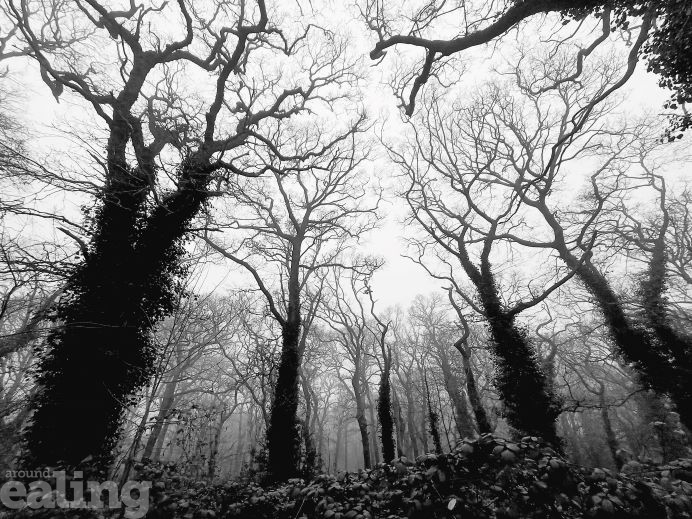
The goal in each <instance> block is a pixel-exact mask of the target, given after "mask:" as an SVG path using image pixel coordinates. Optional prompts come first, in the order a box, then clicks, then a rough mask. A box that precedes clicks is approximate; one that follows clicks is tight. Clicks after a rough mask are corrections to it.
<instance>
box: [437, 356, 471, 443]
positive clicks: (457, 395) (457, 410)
mask: <svg viewBox="0 0 692 519" xmlns="http://www.w3.org/2000/svg"><path fill="white" fill-rule="evenodd" d="M439 357H440V368H441V369H442V376H443V377H444V383H445V389H446V390H447V394H448V395H449V399H450V400H451V401H452V405H453V406H454V422H455V423H456V426H457V431H459V435H460V436H461V437H462V438H473V437H474V436H475V433H476V431H475V430H474V428H473V424H472V423H471V417H470V416H469V410H468V407H467V405H466V399H465V398H464V395H463V394H462V392H461V389H460V388H459V379H458V378H457V377H456V376H455V375H454V374H453V373H452V367H451V365H450V364H449V357H448V356H447V353H446V352H440V355H439Z"/></svg>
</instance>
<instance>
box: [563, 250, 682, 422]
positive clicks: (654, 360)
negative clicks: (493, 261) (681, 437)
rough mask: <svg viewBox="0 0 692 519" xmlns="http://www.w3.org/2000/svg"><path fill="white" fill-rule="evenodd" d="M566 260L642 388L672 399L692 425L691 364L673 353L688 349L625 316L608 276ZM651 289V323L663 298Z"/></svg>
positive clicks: (647, 299) (588, 265)
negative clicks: (632, 366) (575, 270)
mask: <svg viewBox="0 0 692 519" xmlns="http://www.w3.org/2000/svg"><path fill="white" fill-rule="evenodd" d="M563 259H564V260H565V262H566V263H567V265H568V266H570V267H571V268H575V269H577V277H578V278H579V280H580V281H581V282H582V283H583V284H584V286H586V288H587V289H588V290H589V292H590V293H591V294H592V295H593V297H594V299H595V301H596V304H597V305H598V307H599V308H600V310H601V312H602V314H603V317H604V318H605V322H606V325H607V327H608V331H609V333H610V337H611V339H612V341H613V343H614V344H615V346H616V348H617V351H618V353H619V354H620V355H621V357H622V358H623V359H624V360H625V361H626V362H629V363H632V364H633V365H634V366H635V369H636V371H637V373H638V374H639V376H640V380H641V382H642V384H644V385H645V386H647V387H650V388H651V389H653V390H654V391H656V392H658V393H660V394H662V395H668V396H670V397H671V399H672V400H673V402H674V403H675V404H676V406H677V408H678V410H679V412H680V417H681V420H682V421H683V423H684V424H685V425H687V426H690V425H692V390H691V389H690V384H689V376H690V375H691V372H690V369H689V366H690V361H689V359H688V358H686V357H685V355H684V353H679V354H678V355H677V357H676V355H675V354H673V351H678V352H680V351H683V352H684V346H682V345H681V344H680V343H677V341H676V340H675V339H672V338H671V340H670V342H669V341H667V340H666V332H665V331H663V330H661V329H659V330H658V331H657V332H656V331H655V332H653V333H652V332H650V331H648V330H647V329H646V328H645V327H644V326H637V324H636V323H632V322H631V321H630V319H628V317H627V315H626V314H625V310H624V307H623V304H622V302H621V300H620V298H619V297H618V296H617V294H616V293H615V291H614V290H613V289H612V287H611V286H610V284H609V283H608V281H607V280H606V278H605V276H603V274H601V273H600V272H599V271H598V270H597V269H596V267H594V266H593V265H592V264H591V263H588V262H587V263H585V264H584V265H580V264H579V262H578V260H577V259H576V258H574V257H573V256H571V255H566V254H565V255H563ZM647 290H649V287H647V286H646V283H645V285H644V293H645V296H644V299H645V306H648V305H651V308H650V309H649V310H647V312H648V313H649V319H653V320H658V316H654V315H651V314H653V313H655V314H658V312H659V310H658V309H657V308H656V306H657V305H656V303H652V300H654V299H656V298H658V297H660V294H661V292H658V294H659V295H655V293H656V291H655V290H654V291H653V292H652V293H649V294H646V292H647ZM656 290H659V289H656Z"/></svg>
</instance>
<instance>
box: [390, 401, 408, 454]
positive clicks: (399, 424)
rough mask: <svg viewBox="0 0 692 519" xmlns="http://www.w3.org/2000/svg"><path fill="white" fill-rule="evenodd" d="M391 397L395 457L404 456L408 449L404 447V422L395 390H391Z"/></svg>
mask: <svg viewBox="0 0 692 519" xmlns="http://www.w3.org/2000/svg"><path fill="white" fill-rule="evenodd" d="M392 397H393V403H394V417H395V419H396V446H397V455H398V456H405V455H407V453H408V448H407V446H406V441H405V438H406V422H404V416H403V414H402V412H401V403H400V402H399V395H398V394H397V392H396V390H395V389H394V388H392Z"/></svg>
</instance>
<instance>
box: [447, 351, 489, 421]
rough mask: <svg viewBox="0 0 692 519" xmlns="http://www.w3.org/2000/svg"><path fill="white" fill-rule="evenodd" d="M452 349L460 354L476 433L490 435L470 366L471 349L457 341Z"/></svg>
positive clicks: (486, 415) (485, 414)
mask: <svg viewBox="0 0 692 519" xmlns="http://www.w3.org/2000/svg"><path fill="white" fill-rule="evenodd" d="M454 347H455V348H456V349H457V350H458V351H459V353H461V359H462V364H463V366H464V374H465V376H466V393H467V394H468V396H469V402H470V403H471V409H473V414H474V415H475V416H476V424H477V425H478V432H479V433H480V434H485V433H491V432H493V428H492V426H491V425H490V420H489V419H488V414H487V413H486V412H485V407H483V402H482V401H481V397H480V394H479V393H478V386H476V376H475V375H474V373H473V368H472V366H471V349H470V348H469V346H468V344H462V343H461V342H459V341H458V342H456V343H455V344H454Z"/></svg>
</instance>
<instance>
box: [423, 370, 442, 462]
mask: <svg viewBox="0 0 692 519" xmlns="http://www.w3.org/2000/svg"><path fill="white" fill-rule="evenodd" d="M425 398H426V400H427V403H428V425H429V427H430V436H432V439H433V445H435V453H437V454H442V441H441V440H440V429H439V417H438V415H437V413H436V412H435V410H434V409H433V406H432V402H431V401H430V388H429V387H428V381H427V380H426V381H425Z"/></svg>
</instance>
